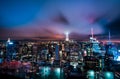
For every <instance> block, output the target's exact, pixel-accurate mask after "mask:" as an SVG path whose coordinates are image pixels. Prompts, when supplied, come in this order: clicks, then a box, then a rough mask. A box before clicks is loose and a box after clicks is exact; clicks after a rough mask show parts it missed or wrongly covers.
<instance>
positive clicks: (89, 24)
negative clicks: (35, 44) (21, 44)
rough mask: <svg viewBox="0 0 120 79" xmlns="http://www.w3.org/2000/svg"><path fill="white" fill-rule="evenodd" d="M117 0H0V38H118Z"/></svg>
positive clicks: (118, 2) (118, 4) (119, 11)
mask: <svg viewBox="0 0 120 79" xmlns="http://www.w3.org/2000/svg"><path fill="white" fill-rule="evenodd" d="M119 7H120V1H119V0H109V1H108V0H99V1H98V0H17V1H16V0H0V39H2V40H3V39H7V38H9V37H10V38H12V39H32V40H40V39H64V38H65V32H69V33H70V38H72V39H80V40H81V39H89V38H88V37H89V35H90V29H91V28H93V29H94V35H96V37H97V38H98V39H108V32H109V30H110V32H111V37H112V39H116V40H118V39H119V37H120V35H119V33H120V32H119V30H120V27H119V25H120V18H119V17H120V10H119Z"/></svg>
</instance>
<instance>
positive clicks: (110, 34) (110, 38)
mask: <svg viewBox="0 0 120 79" xmlns="http://www.w3.org/2000/svg"><path fill="white" fill-rule="evenodd" d="M109 42H111V33H110V30H109Z"/></svg>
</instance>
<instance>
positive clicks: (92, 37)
mask: <svg viewBox="0 0 120 79" xmlns="http://www.w3.org/2000/svg"><path fill="white" fill-rule="evenodd" d="M91 35H92V38H93V28H91Z"/></svg>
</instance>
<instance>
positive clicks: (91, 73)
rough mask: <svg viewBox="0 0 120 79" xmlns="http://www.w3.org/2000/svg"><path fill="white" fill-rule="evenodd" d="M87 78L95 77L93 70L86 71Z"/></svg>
mask: <svg viewBox="0 0 120 79" xmlns="http://www.w3.org/2000/svg"><path fill="white" fill-rule="evenodd" d="M87 77H88V79H94V77H95V72H94V71H93V70H89V71H88V73H87Z"/></svg>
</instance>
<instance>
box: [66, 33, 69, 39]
mask: <svg viewBox="0 0 120 79" xmlns="http://www.w3.org/2000/svg"><path fill="white" fill-rule="evenodd" d="M65 36H66V38H65V40H66V41H69V33H68V32H66V33H65Z"/></svg>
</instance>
